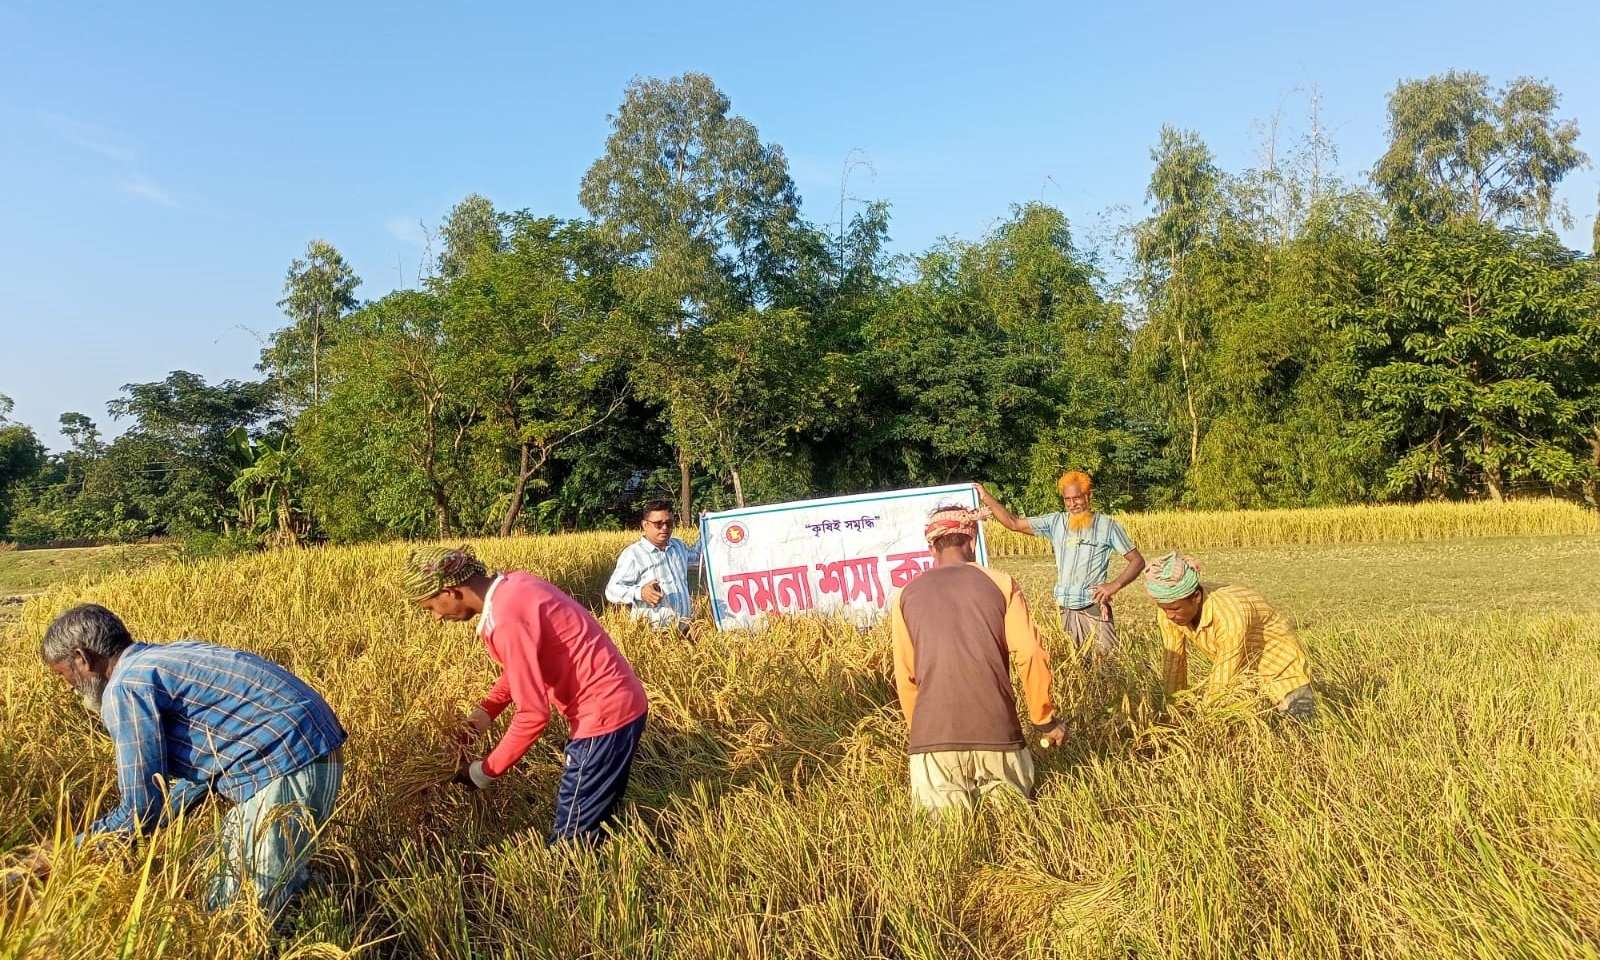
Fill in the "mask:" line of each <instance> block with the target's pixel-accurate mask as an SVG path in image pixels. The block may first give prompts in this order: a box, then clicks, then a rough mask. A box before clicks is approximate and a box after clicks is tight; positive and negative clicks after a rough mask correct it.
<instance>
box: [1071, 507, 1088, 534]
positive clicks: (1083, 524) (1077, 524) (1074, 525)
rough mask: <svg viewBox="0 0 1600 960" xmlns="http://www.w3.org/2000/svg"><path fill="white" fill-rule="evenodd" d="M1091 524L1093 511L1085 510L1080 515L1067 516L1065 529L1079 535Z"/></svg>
mask: <svg viewBox="0 0 1600 960" xmlns="http://www.w3.org/2000/svg"><path fill="white" fill-rule="evenodd" d="M1093 523H1094V511H1092V510H1085V511H1083V512H1082V513H1069V514H1067V529H1068V530H1071V531H1073V532H1074V533H1080V532H1082V531H1084V530H1087V529H1089V527H1090V525H1091V524H1093Z"/></svg>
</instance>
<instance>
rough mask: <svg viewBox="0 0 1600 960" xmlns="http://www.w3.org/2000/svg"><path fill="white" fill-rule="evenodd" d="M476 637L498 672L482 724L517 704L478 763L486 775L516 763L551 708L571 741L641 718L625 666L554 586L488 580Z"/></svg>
mask: <svg viewBox="0 0 1600 960" xmlns="http://www.w3.org/2000/svg"><path fill="white" fill-rule="evenodd" d="M478 635H479V636H481V637H482V638H483V642H484V646H486V647H487V648H488V650H489V656H491V657H493V658H494V660H495V662H496V663H498V664H500V666H501V667H502V668H503V671H502V672H501V674H500V678H499V679H498V680H496V681H495V683H494V686H493V687H492V688H491V689H490V690H489V695H488V696H486V697H484V699H483V702H482V704H480V705H481V706H482V707H483V710H484V712H485V713H487V714H488V715H489V716H490V718H494V717H497V716H499V715H500V714H501V712H503V711H504V710H505V708H506V707H507V706H509V705H511V704H513V703H515V704H516V705H517V711H516V715H515V716H513V717H512V718H511V723H510V725H509V726H508V727H507V728H506V732H505V734H504V735H503V736H502V737H501V738H500V742H499V743H498V744H496V745H495V748H494V749H493V750H492V751H490V753H489V755H488V756H487V757H486V758H484V761H483V770H484V773H486V774H488V775H489V776H491V777H498V776H500V775H501V774H503V773H505V772H506V771H507V770H509V769H510V768H511V767H512V766H513V765H514V764H515V763H516V762H517V761H518V760H521V759H522V756H523V754H525V753H527V752H528V748H529V747H531V746H533V742H534V741H535V740H537V739H539V735H540V734H542V733H544V728H545V727H546V726H547V725H548V724H549V723H550V708H551V707H552V706H554V707H555V708H556V709H557V710H560V711H561V715H562V716H563V717H566V719H567V724H568V726H569V727H570V728H571V731H572V739H574V740H580V739H583V738H585V737H598V736H601V735H602V734H607V733H611V732H612V731H614V730H620V729H622V728H623V727H625V726H627V725H628V724H630V723H632V722H633V721H635V720H637V719H639V717H641V716H643V715H644V712H645V709H646V707H647V705H648V704H647V701H646V700H645V693H644V685H643V684H641V683H640V682H639V678H638V677H637V676H635V675H634V672H633V668H632V667H631V666H629V665H628V661H627V660H626V659H624V658H623V656H622V653H621V651H619V650H618V649H617V647H616V644H614V643H612V642H611V637H610V636H609V635H608V634H607V633H606V631H605V628H604V627H601V626H600V623H599V621H597V620H595V618H594V616H593V615H592V614H590V613H589V611H588V610H586V609H585V608H584V606H583V604H581V603H579V602H578V601H576V600H574V599H572V598H571V597H569V596H567V595H566V594H565V593H562V592H561V590H560V589H559V588H557V587H556V586H555V585H554V584H551V583H547V582H546V581H544V580H541V579H539V578H538V577H535V576H533V575H532V574H527V573H520V572H517V573H504V574H501V575H500V576H498V577H496V578H495V581H494V583H493V584H492V585H491V586H490V587H489V592H488V595H487V596H486V597H485V599H484V608H483V616H482V618H481V619H480V620H479V622H478Z"/></svg>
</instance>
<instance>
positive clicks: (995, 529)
mask: <svg viewBox="0 0 1600 960" xmlns="http://www.w3.org/2000/svg"><path fill="white" fill-rule="evenodd" d="M1117 519H1118V520H1120V521H1121V522H1122V524H1123V526H1124V527H1126V528H1127V531H1128V535H1129V536H1131V537H1132V538H1133V540H1134V542H1135V543H1138V544H1140V545H1141V547H1143V548H1144V554H1145V556H1146V557H1148V558H1153V557H1154V556H1155V553H1153V552H1152V551H1154V550H1157V549H1161V550H1171V549H1175V548H1183V549H1185V550H1193V549H1196V548H1200V547H1259V546H1268V545H1275V544H1290V543H1303V544H1333V543H1392V542H1397V541H1412V540H1421V541H1428V540H1454V539H1458V538H1461V537H1517V536H1535V535H1552V534H1595V533H1600V514H1596V513H1595V511H1593V510H1587V509H1585V508H1583V507H1581V506H1578V505H1577V504H1574V503H1572V502H1571V501H1567V500H1554V499H1540V500H1515V501H1511V502H1508V503H1498V504H1496V503H1423V504H1404V505H1389V506H1375V507H1315V508H1309V509H1301V510H1234V511H1190V510H1174V511H1169V512H1161V513H1133V514H1126V515H1119V516H1117ZM984 537H985V539H986V540H987V541H988V545H989V555H990V556H992V557H1033V556H1048V555H1049V554H1050V544H1049V542H1048V541H1046V540H1043V539H1040V538H1039V537H1030V536H1027V535H1026V534H1020V533H1016V532H1014V531H1011V530H1007V529H1006V528H1004V527H1002V526H1000V525H999V524H998V523H995V522H993V521H990V522H989V523H988V524H987V525H986V527H985V530H984Z"/></svg>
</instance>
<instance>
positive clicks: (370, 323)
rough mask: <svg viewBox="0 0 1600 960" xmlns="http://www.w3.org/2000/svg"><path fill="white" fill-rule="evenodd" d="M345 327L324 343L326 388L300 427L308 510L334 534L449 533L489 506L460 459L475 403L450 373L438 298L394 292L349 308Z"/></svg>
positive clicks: (466, 451) (465, 454)
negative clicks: (315, 409) (327, 372)
mask: <svg viewBox="0 0 1600 960" xmlns="http://www.w3.org/2000/svg"><path fill="white" fill-rule="evenodd" d="M346 333H347V335H346V336H343V337H341V338H340V339H339V341H338V342H337V343H336V344H334V345H333V346H332V347H331V348H330V350H329V354H328V364H329V369H330V371H331V374H332V376H331V387H330V390H329V393H328V396H327V397H326V398H325V399H324V402H323V406H322V407H321V408H319V414H318V416H317V417H316V418H315V419H314V420H313V422H311V423H309V424H307V423H305V421H304V420H302V422H301V425H300V426H299V429H298V432H299V434H300V436H301V440H302V443H303V445H304V447H305V452H306V455H307V458H308V470H309V472H310V474H311V483H312V490H311V494H310V496H311V500H312V504H313V506H314V508H315V510H314V512H315V513H316V515H317V517H318V518H319V520H324V521H325V522H326V523H327V524H328V529H329V533H330V534H332V535H333V536H334V537H335V538H336V539H357V538H362V537H370V536H378V535H383V534H393V533H399V534H402V535H412V536H415V535H419V534H423V533H431V534H432V535H434V536H437V537H448V536H452V535H454V534H456V533H457V532H458V531H460V530H461V529H462V522H461V517H462V516H463V515H466V516H468V517H473V516H480V515H482V514H483V513H485V512H486V511H487V507H486V506H485V505H484V504H483V503H482V500H483V499H484V498H483V497H482V496H481V491H479V490H478V489H477V488H476V487H474V485H473V483H472V470H471V469H470V465H469V462H468V461H469V459H470V457H471V456H472V453H473V451H472V448H471V445H470V444H469V443H468V439H469V435H470V432H471V430H472V428H473V426H474V424H475V423H476V422H477V419H478V413H479V411H478V409H477V407H476V406H475V398H474V397H473V395H472V391H471V390H470V389H469V388H468V387H467V386H466V385H464V384H462V383H459V382H458V381H457V380H456V379H455V377H454V376H453V373H454V367H453V366H452V359H451V357H450V355H449V353H448V351H447V348H446V343H445V305H444V303H443V302H442V301H441V299H440V298H439V297H438V296H436V295H434V294H432V293H429V292H425V291H417V290H399V291H395V292H394V293H391V294H389V295H388V296H385V297H383V298H382V299H380V300H377V301H374V302H372V303H369V304H367V305H365V306H364V307H362V308H361V309H360V310H358V311H356V312H355V313H353V314H351V315H350V317H349V318H348V321H347V329H346ZM475 500H476V501H477V502H474V501H475Z"/></svg>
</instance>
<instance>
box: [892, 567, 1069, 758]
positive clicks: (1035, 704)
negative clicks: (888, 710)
mask: <svg viewBox="0 0 1600 960" xmlns="http://www.w3.org/2000/svg"><path fill="white" fill-rule="evenodd" d="M889 622H890V636H891V638H892V642H893V644H894V679H895V688H896V690H897V691H898V692H899V694H900V708H901V710H903V711H904V712H905V715H906V723H907V725H908V727H909V730H908V735H907V750H908V751H909V752H910V753H930V752H934V751H943V750H1015V749H1017V748H1020V747H1021V746H1022V745H1023V738H1022V729H1021V727H1020V726H1019V725H1018V724H1017V704H1016V698H1015V696H1014V694H1013V693H1012V687H1011V674H1010V670H1009V668H1010V666H1011V664H1012V663H1014V664H1015V666H1016V670H1017V674H1018V676H1019V677H1020V678H1021V680H1022V692H1023V695H1024V696H1025V697H1026V699H1027V701H1028V715H1029V719H1031V720H1032V721H1033V722H1034V724H1036V725H1038V726H1044V725H1046V724H1049V723H1051V722H1053V721H1054V720H1055V718H1056V707H1055V703H1054V702H1053V701H1052V700H1051V699H1050V682H1051V675H1050V655H1049V653H1048V652H1047V651H1046V650H1045V648H1044V644H1043V643H1042V642H1041V641H1040V639H1039V632H1038V630H1037V629H1035V628H1034V625H1033V618H1032V617H1031V616H1029V615H1028V602H1027V600H1026V599H1024V598H1023V596H1022V589H1021V588H1020V587H1019V586H1018V585H1017V582H1016V581H1015V580H1013V579H1012V578H1011V577H1010V576H1009V575H1007V574H1005V573H1002V572H1000V571H999V570H989V569H985V568H984V567H980V566H977V565H976V564H959V565H953V566H945V567H935V568H933V569H932V570H929V571H927V572H926V573H924V574H922V575H921V576H919V577H917V578H916V579H915V580H913V581H911V582H910V583H909V584H907V585H906V586H905V588H904V589H902V590H901V591H899V592H898V593H896V594H895V596H894V599H893V601H892V602H891V603H890V608H889Z"/></svg>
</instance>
